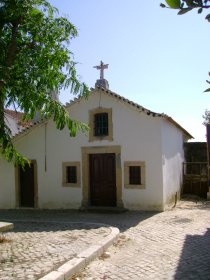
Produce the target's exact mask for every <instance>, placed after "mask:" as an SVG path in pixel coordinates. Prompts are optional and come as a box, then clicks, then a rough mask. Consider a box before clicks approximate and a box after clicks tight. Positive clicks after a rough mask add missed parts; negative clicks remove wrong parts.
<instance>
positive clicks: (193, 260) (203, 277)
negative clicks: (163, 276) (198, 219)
mask: <svg viewBox="0 0 210 280" xmlns="http://www.w3.org/2000/svg"><path fill="white" fill-rule="evenodd" d="M209 252H210V228H208V229H207V231H206V233H205V234H204V235H187V236H186V239H185V242H184V244H183V249H182V254H181V256H180V260H179V264H178V266H177V270H176V274H175V277H174V279H175V280H182V279H200V280H207V279H210V253H209Z"/></svg>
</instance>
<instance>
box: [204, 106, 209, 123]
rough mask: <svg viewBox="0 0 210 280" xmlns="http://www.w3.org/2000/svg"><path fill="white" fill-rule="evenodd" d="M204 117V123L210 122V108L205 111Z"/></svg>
mask: <svg viewBox="0 0 210 280" xmlns="http://www.w3.org/2000/svg"><path fill="white" fill-rule="evenodd" d="M203 119H204V122H203V125H207V124H210V111H209V110H206V111H205V113H204V115H203Z"/></svg>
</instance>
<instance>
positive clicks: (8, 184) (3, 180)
mask: <svg viewBox="0 0 210 280" xmlns="http://www.w3.org/2000/svg"><path fill="white" fill-rule="evenodd" d="M8 208H15V170H14V166H13V165H12V164H11V163H7V162H6V161H5V160H4V159H0V209H8Z"/></svg>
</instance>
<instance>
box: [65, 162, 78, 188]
mask: <svg viewBox="0 0 210 280" xmlns="http://www.w3.org/2000/svg"><path fill="white" fill-rule="evenodd" d="M66 177H67V178H66V182H67V183H72V184H76V183H77V167H76V166H67V167H66Z"/></svg>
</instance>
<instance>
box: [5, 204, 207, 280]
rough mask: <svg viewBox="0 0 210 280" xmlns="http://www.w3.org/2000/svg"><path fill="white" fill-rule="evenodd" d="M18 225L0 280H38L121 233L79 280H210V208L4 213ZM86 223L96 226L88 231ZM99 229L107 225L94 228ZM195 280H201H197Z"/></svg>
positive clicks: (8, 244)
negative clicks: (114, 230) (111, 229)
mask: <svg viewBox="0 0 210 280" xmlns="http://www.w3.org/2000/svg"><path fill="white" fill-rule="evenodd" d="M0 220H1V221H5V222H12V223H14V231H13V232H7V233H6V234H5V236H6V238H7V239H8V242H6V243H1V244H0V250H1V254H0V280H7V279H8V280H16V279H17V280H22V279H28V280H29V279H30V277H28V276H31V277H32V275H33V277H34V278H31V279H39V278H41V277H43V276H44V275H45V274H47V273H49V272H50V271H51V270H53V269H58V267H59V266H61V265H62V264H64V263H65V262H67V261H69V260H71V259H72V258H74V257H75V256H76V255H77V254H79V253H81V252H83V251H84V250H86V249H88V248H89V247H90V246H92V245H96V243H97V242H99V243H100V241H101V240H103V239H105V238H106V236H107V235H108V234H109V228H107V227H106V226H105V225H104V224H108V225H110V226H113V227H118V228H119V229H120V231H121V234H120V236H119V239H118V241H116V242H115V243H114V245H113V246H111V247H110V248H109V249H108V251H109V252H110V258H103V257H101V258H98V259H96V260H95V261H93V262H92V263H91V264H89V265H88V267H87V268H86V269H85V270H84V271H83V272H82V273H81V274H80V277H79V279H80V280H100V279H101V280H104V279H113V280H116V279H122V280H127V279H129V280H135V279H137V280H141V279H142V280H150V279H152V280H153V279H158V280H163V279H166V280H170V279H171V280H172V279H173V280H183V279H200V280H204V279H205V280H208V279H210V254H209V248H210V230H209V228H210V226H209V225H210V203H207V202H205V201H198V202H197V203H196V202H194V201H182V202H181V203H178V204H177V207H176V208H173V209H172V210H170V211H167V212H164V213H154V212H125V213H117V214H113V213H112V214H107V213H106V214H105V213H82V212H77V211H69V210H60V211H58V210H57V211H56V210H52V211H47V210H35V211H33V210H21V209H20V210H0ZM86 222H90V223H92V224H91V225H90V226H89V227H88V226H85V223H86ZM95 223H98V224H99V223H104V224H101V225H96V224H95ZM196 277H197V278H196Z"/></svg>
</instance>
